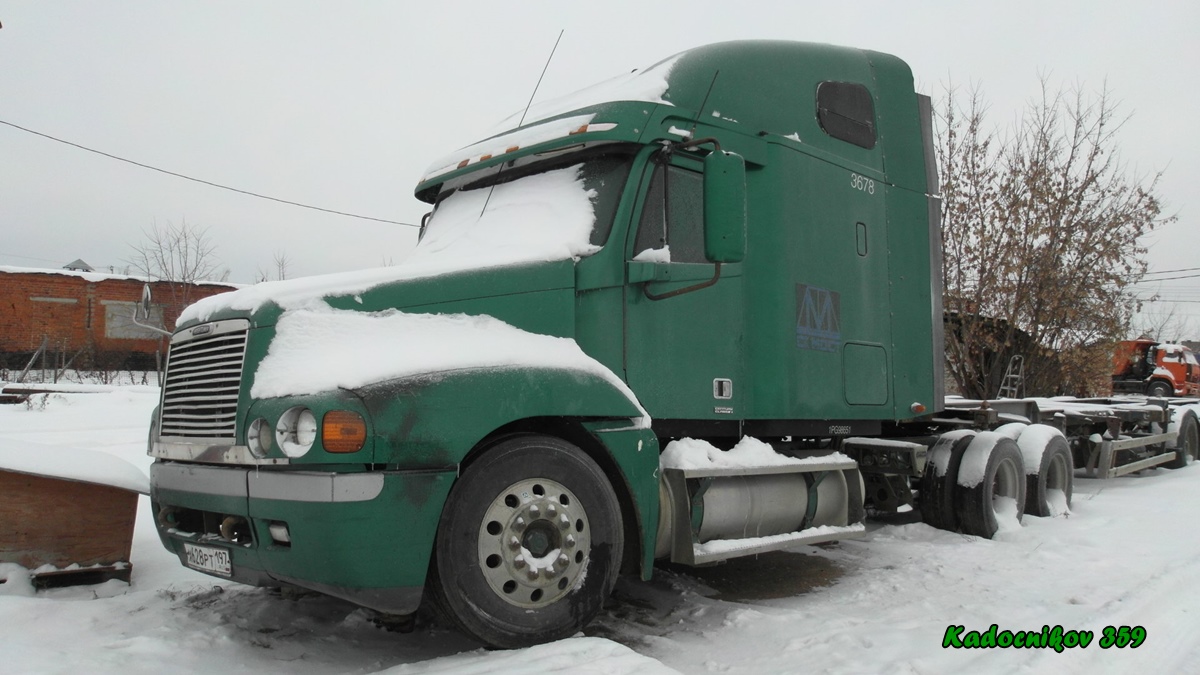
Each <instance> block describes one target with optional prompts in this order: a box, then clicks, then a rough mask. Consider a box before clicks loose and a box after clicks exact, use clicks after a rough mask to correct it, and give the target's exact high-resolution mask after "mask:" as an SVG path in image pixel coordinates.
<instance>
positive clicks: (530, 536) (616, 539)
mask: <svg viewBox="0 0 1200 675" xmlns="http://www.w3.org/2000/svg"><path fill="white" fill-rule="evenodd" d="M622 547H623V540H622V532H621V514H620V505H619V504H618V502H617V498H616V495H615V494H614V493H613V490H612V487H611V486H610V485H609V482H608V478H607V477H606V476H605V475H604V472H603V471H602V470H601V469H600V467H599V466H598V465H597V464H596V463H595V462H594V461H593V460H592V459H591V458H590V457H588V456H587V455H586V454H584V453H583V451H581V450H580V449H579V448H577V447H575V446H574V445H571V444H570V443H566V442H564V441H562V440H559V439H557V438H551V437H547V436H517V437H513V438H510V439H507V440H504V441H502V442H500V443H499V444H497V445H496V446H495V447H493V448H491V449H489V450H488V451H487V452H486V453H485V454H484V455H483V456H482V457H480V458H479V459H478V460H476V461H475V462H473V463H472V464H471V465H470V466H468V467H467V468H466V470H465V471H464V472H463V475H462V477H461V478H460V479H459V480H458V482H457V483H455V485H454V487H453V488H452V489H451V491H450V496H449V498H448V499H447V502H446V506H445V508H444V509H443V511H442V518H441V521H440V523H439V526H438V534H437V543H436V547H435V551H434V560H433V565H432V569H431V575H430V583H429V586H430V589H429V590H430V592H431V595H432V599H433V601H434V602H435V603H436V605H437V606H438V608H439V609H440V611H441V613H442V614H443V615H445V616H446V617H448V618H449V619H450V620H451V621H452V622H453V623H454V624H456V625H457V626H458V627H459V628H460V629H461V630H462V631H463V632H464V633H467V634H468V635H470V636H472V637H474V638H476V639H478V640H480V641H482V642H485V643H487V644H489V645H491V646H493V647H500V648H515V647H525V646H528V645H532V644H538V643H542V642H549V641H552V640H558V639H561V638H564V637H569V636H570V635H573V634H574V633H576V632H578V631H579V630H580V629H581V628H583V626H584V625H586V624H587V623H588V622H589V621H590V620H591V619H592V618H593V617H594V616H595V615H596V613H597V612H599V611H600V608H601V607H602V606H603V604H604V600H605V599H606V598H607V597H608V596H609V594H610V593H611V592H612V589H613V586H614V584H615V583H616V578H617V572H618V571H619V568H620V564H621V555H622Z"/></svg>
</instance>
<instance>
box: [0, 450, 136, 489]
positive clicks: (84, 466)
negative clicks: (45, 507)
mask: <svg viewBox="0 0 1200 675" xmlns="http://www.w3.org/2000/svg"><path fill="white" fill-rule="evenodd" d="M0 470H4V471H14V472H16V473H27V474H33V475H36V476H45V477H48V478H63V479H66V480H74V481H80V482H83V483H95V484H97V485H110V486H112V487H117V488H122V489H125V490H131V491H133V492H140V493H142V494H144V495H145V494H150V479H149V478H148V477H147V476H146V474H145V472H143V471H142V470H141V469H139V468H138V467H136V466H134V465H132V464H130V463H129V462H126V461H125V460H123V459H120V458H118V457H114V456H112V455H110V454H108V453H107V452H99V451H96V450H85V449H82V448H71V447H56V446H51V445H42V444H40V443H33V442H30V441H16V440H12V439H9V438H4V437H2V436H0Z"/></svg>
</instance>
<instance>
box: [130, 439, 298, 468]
mask: <svg viewBox="0 0 1200 675" xmlns="http://www.w3.org/2000/svg"><path fill="white" fill-rule="evenodd" d="M187 440H192V441H194V442H193V443H188V442H180V443H173V442H170V441H163V440H157V441H155V442H154V443H153V444H152V445H151V446H150V453H149V454H150V456H151V457H157V458H159V459H173V460H179V461H185V462H208V463H210V464H241V465H246V464H249V465H255V466H266V465H273V464H289V463H291V460H289V459H288V458H286V457H280V458H271V457H267V458H264V459H259V458H258V457H255V456H254V455H253V454H252V453H251V452H250V448H248V447H246V446H244V445H222V444H221V440H222V439H212V438H197V439H187Z"/></svg>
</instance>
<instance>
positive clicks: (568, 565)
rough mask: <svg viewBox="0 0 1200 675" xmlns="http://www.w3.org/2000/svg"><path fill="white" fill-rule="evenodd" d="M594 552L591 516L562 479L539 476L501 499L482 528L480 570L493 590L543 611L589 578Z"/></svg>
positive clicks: (487, 514)
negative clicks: (586, 574)
mask: <svg viewBox="0 0 1200 675" xmlns="http://www.w3.org/2000/svg"><path fill="white" fill-rule="evenodd" d="M590 550H591V528H590V527H589V524H588V519H587V512H586V511H585V510H584V508H583V505H582V503H581V502H580V501H579V500H578V499H577V498H576V497H575V495H574V493H572V492H571V491H570V490H568V489H567V488H566V487H564V486H563V485H562V484H560V483H558V482H557V481H553V480H549V479H546V478H534V479H527V480H522V481H519V482H517V483H513V484H512V485H510V486H509V487H508V488H507V489H505V490H503V491H502V492H500V493H499V494H498V495H496V498H495V499H493V500H492V503H491V504H490V505H489V506H488V509H487V511H486V512H484V516H483V522H481V523H480V525H479V569H481V570H482V571H483V576H484V579H486V580H487V583H488V586H489V587H491V589H492V591H493V592H494V593H495V594H496V595H497V596H498V597H500V598H502V599H503V600H504V601H505V602H508V603H510V604H512V605H516V606H517V607H523V608H527V609H538V608H541V607H546V606H548V605H551V604H553V603H554V602H555V601H557V600H559V599H560V598H562V597H563V596H564V595H566V594H567V593H569V592H570V591H571V589H572V588H574V587H575V586H576V584H577V583H578V582H579V581H580V580H581V579H582V578H583V576H584V571H585V570H586V568H587V561H588V551H590Z"/></svg>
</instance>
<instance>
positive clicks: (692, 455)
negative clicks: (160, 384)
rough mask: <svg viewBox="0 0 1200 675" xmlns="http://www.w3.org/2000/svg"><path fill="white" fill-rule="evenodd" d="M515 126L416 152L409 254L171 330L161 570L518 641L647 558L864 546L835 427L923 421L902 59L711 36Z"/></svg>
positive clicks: (159, 435)
mask: <svg viewBox="0 0 1200 675" xmlns="http://www.w3.org/2000/svg"><path fill="white" fill-rule="evenodd" d="M528 113H529V114H528V116H527V117H526V118H525V119H524V121H523V122H521V123H514V124H512V125H511V128H510V129H508V130H507V131H504V132H503V133H500V134H498V135H496V136H493V137H490V138H487V139H485V140H483V141H480V142H477V143H475V144H473V145H470V146H467V147H465V148H463V149H461V150H459V151H456V152H454V153H451V154H450V155H448V156H447V157H445V158H443V159H441V160H438V161H435V162H434V163H433V164H432V166H431V167H430V169H429V171H428V172H427V174H426V175H425V176H424V177H423V179H422V180H421V181H420V183H419V184H418V185H417V186H416V190H415V194H416V197H417V198H418V199H420V200H422V201H424V202H426V203H428V204H429V205H430V209H431V213H430V215H429V216H428V218H427V221H426V225H425V227H424V228H423V232H422V236H421V240H420V243H419V245H418V246H417V248H416V249H415V251H414V252H413V254H412V255H411V257H410V258H409V259H408V260H407V261H405V262H404V263H403V264H401V265H399V266H397V267H394V268H383V269H376V270H366V271H363V272H356V273H347V274H340V275H331V276H328V277H320V278H309V279H295V280H287V281H282V282H275V283H267V284H259V285H257V286H254V287H250V288H246V289H242V290H239V291H236V292H234V293H230V294H226V295H223V296H218V297H215V298H212V299H209V300H206V301H202V302H200V303H197V304H196V305H193V306H192V307H190V308H189V309H188V310H187V311H186V312H185V313H184V315H183V316H182V317H181V319H180V322H179V325H178V328H177V330H176V331H175V333H174V335H173V337H172V338H171V350H170V354H169V358H168V363H167V373H166V381H165V386H164V389H163V399H162V402H161V406H160V409H159V411H158V412H157V413H156V415H155V418H154V420H153V427H152V430H151V434H150V445H149V452H150V454H151V455H152V456H154V457H155V458H156V461H155V463H154V465H153V468H152V476H151V482H152V494H151V497H152V503H153V508H154V510H155V517H156V522H157V524H158V529H159V535H160V537H161V539H162V542H163V544H164V546H166V547H167V549H168V550H170V551H171V552H172V553H174V554H176V555H178V556H179V557H180V560H181V562H182V563H183V564H185V565H188V566H190V567H193V568H195V569H198V570H200V571H202V572H205V573H208V574H211V575H214V576H218V577H223V578H228V579H233V580H235V581H241V582H244V583H250V584H257V585H295V586H300V587H303V588H307V589H311V590H316V591H320V592H323V593H328V594H330V595H334V596H338V597H342V598H346V599H348V600H351V601H353V602H356V603H359V604H361V605H363V606H365V607H368V608H371V609H375V610H377V611H380V612H384V613H389V614H409V613H412V612H414V611H415V610H417V608H418V607H419V606H421V605H422V603H427V602H431V603H432V604H434V605H436V606H437V607H438V608H439V609H440V610H441V611H442V614H443V615H444V616H448V617H450V619H451V621H452V622H453V623H454V624H455V625H457V626H458V627H460V628H462V629H463V630H464V631H465V632H467V633H468V634H470V635H472V636H475V637H476V638H478V639H480V640H482V641H484V642H487V643H489V644H492V645H495V646H501V647H512V646H520V645H525V644H531V643H534V642H541V641H545V640H549V639H555V638H557V637H563V636H567V635H571V634H573V633H574V632H575V631H577V630H578V629H579V628H580V627H581V626H582V625H583V624H584V623H586V622H587V620H588V619H590V617H591V616H593V615H594V614H595V613H596V612H597V611H599V608H600V606H601V604H602V603H603V600H604V598H605V597H606V596H607V595H608V593H609V591H610V590H611V588H612V586H613V584H614V583H615V579H616V575H617V574H618V573H619V572H621V571H625V572H629V573H635V574H640V575H641V576H642V577H643V578H649V576H650V575H651V574H652V571H653V566H654V562H655V560H656V559H669V560H673V561H677V562H684V563H689V564H703V563H707V562H715V561H719V560H723V559H725V558H728V557H732V556H736V555H749V554H753V553H757V552H761V551H765V550H771V549H772V548H778V547H780V546H783V545H791V544H795V543H816V542H820V541H830V540H836V539H840V538H844V537H848V536H856V535H857V534H860V533H861V532H862V531H863V526H862V521H863V518H864V516H865V511H864V507H863V504H864V492H865V487H864V481H863V477H862V474H861V473H860V471H859V470H858V464H857V462H856V461H855V460H853V459H851V458H849V457H847V456H846V455H844V454H842V453H841V452H839V447H840V440H841V439H845V438H846V437H849V436H877V435H880V434H881V433H883V432H884V430H885V429H886V428H888V427H889V426H893V425H896V424H898V423H902V422H904V421H906V420H911V419H913V418H915V417H919V416H921V415H923V414H925V413H927V412H929V413H932V412H933V411H935V410H939V409H941V407H942V404H943V401H942V399H943V393H942V390H941V382H942V378H941V356H942V336H941V330H942V310H941V306H940V302H941V283H940V240H939V222H938V213H939V205H938V198H937V196H936V194H934V193H935V191H936V185H937V179H936V172H935V170H934V168H933V167H934V162H933V151H932V147H933V145H932V137H931V122H930V119H931V115H930V106H929V101H928V99H926V98H924V97H919V96H918V95H917V94H916V93H915V92H914V89H913V80H912V74H911V72H910V70H909V69H908V66H907V65H905V64H904V63H903V62H902V61H900V60H899V59H897V58H895V57H892V56H889V55H886V54H881V53H877V52H869V51H863V50H858V49H849V48H841V47H832V46H828V45H815V44H804V43H789V42H771V41H755V42H733V43H724V44H717V45H711V46H707V47H700V48H697V49H693V50H689V51H687V52H683V53H682V54H679V55H676V56H674V57H671V58H669V59H666V60H664V61H662V62H660V63H658V64H656V65H654V66H652V67H650V68H648V69H646V70H644V71H639V72H635V73H632V74H629V75H625V76H622V77H620V78H617V79H615V80H613V81H610V82H606V83H603V84H602V85H600V86H598V87H596V88H592V89H589V90H584V91H582V92H579V93H578V94H576V95H573V96H571V97H568V98H567V99H566V100H559V101H551V102H548V103H546V104H543V105H540V106H534V107H533V108H531V109H530V110H529V111H528ZM747 437H752V438H749V439H748V438H747ZM755 439H765V441H766V442H764V441H762V440H755ZM768 442H769V444H768ZM911 445H912V444H908V445H903V447H904V448H909V446H911ZM900 454H902V453H897V452H896V451H895V450H894V448H893V449H891V450H889V449H888V447H883V448H882V450H881V451H880V456H881V457H884V458H888V457H891V458H892V459H895V460H896V461H897V462H900V461H901V460H902V459H903V458H902V457H900ZM881 466H883V464H876V467H881ZM911 468H912V467H909V469H911Z"/></svg>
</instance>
